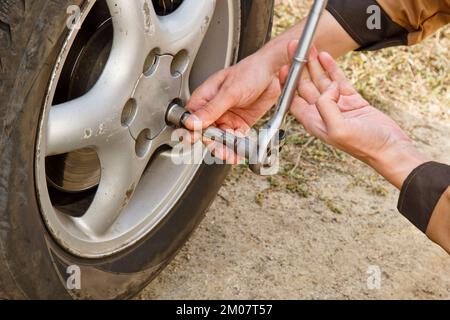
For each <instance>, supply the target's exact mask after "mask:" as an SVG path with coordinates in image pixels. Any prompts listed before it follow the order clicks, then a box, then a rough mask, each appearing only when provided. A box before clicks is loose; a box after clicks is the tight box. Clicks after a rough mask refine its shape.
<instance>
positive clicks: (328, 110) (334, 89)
mask: <svg viewBox="0 0 450 320" xmlns="http://www.w3.org/2000/svg"><path fill="white" fill-rule="evenodd" d="M338 100H339V86H338V84H337V82H332V83H331V85H330V86H329V87H328V89H327V90H326V91H325V92H324V93H323V94H322V95H321V96H320V98H319V99H318V100H317V103H316V107H317V110H318V111H319V113H320V116H321V117H322V119H323V122H325V124H326V126H327V127H329V126H332V125H335V124H336V123H337V122H340V121H341V120H342V119H343V117H342V114H341V111H340V110H339V107H338V105H337V102H338Z"/></svg>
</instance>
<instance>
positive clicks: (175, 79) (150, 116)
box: [123, 55, 181, 139]
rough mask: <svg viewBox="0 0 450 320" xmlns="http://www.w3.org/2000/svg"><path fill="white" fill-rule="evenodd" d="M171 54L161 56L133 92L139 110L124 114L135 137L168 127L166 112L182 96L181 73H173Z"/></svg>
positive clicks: (141, 78) (155, 134) (153, 133)
mask: <svg viewBox="0 0 450 320" xmlns="http://www.w3.org/2000/svg"><path fill="white" fill-rule="evenodd" d="M173 61H174V58H173V57H172V56H171V55H157V56H155V59H154V64H153V65H152V66H150V68H149V69H148V70H147V71H146V72H145V73H144V74H142V76H141V77H140V78H139V80H138V83H137V85H136V89H135V91H134V94H133V95H132V100H133V101H132V102H131V103H132V104H134V105H135V108H134V109H135V110H134V111H132V112H130V113H128V112H126V113H128V115H127V116H124V117H123V119H126V118H127V117H128V119H126V121H125V123H126V124H127V125H128V127H129V129H130V133H131V135H132V137H133V138H134V139H138V137H139V135H140V134H141V133H142V132H144V131H146V130H147V132H148V134H147V138H148V139H153V138H155V137H156V136H157V135H158V134H159V133H160V132H161V131H162V130H163V129H164V127H165V126H166V122H165V120H164V119H165V113H166V111H167V107H168V106H169V104H170V103H171V102H172V101H173V100H175V99H177V98H179V96H180V91H181V75H180V74H179V73H178V72H175V73H174V74H172V72H171V65H172V62H173Z"/></svg>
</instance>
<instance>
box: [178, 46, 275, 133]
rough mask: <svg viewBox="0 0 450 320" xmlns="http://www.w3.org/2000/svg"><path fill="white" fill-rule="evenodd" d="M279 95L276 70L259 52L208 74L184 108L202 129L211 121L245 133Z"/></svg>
mask: <svg viewBox="0 0 450 320" xmlns="http://www.w3.org/2000/svg"><path fill="white" fill-rule="evenodd" d="M279 94H280V84H279V79H278V71H276V72H274V71H273V68H272V65H271V62H270V61H267V59H266V58H265V56H264V55H263V54H261V53H260V52H258V53H256V54H254V55H252V56H250V57H248V58H246V59H244V60H242V61H241V62H240V63H238V64H237V65H235V66H232V67H230V68H227V69H225V70H221V71H219V72H217V73H216V74H214V75H212V76H211V77H210V78H209V79H208V80H207V81H206V82H205V83H203V84H202V85H201V86H200V87H199V88H197V90H195V91H194V93H193V94H192V97H191V99H190V100H189V101H188V103H187V106H186V108H187V109H188V110H189V111H191V112H192V114H193V116H195V117H192V118H190V119H188V121H187V123H186V126H187V127H188V128H189V129H191V130H192V129H193V126H194V123H193V122H194V120H193V119H197V121H200V122H201V126H202V128H206V127H208V126H210V125H212V124H214V125H215V126H217V127H219V128H221V129H223V130H226V129H231V130H237V131H239V132H243V133H244V132H247V131H248V130H249V129H250V128H251V127H252V126H253V125H254V124H255V123H256V122H257V121H258V120H259V119H260V118H261V117H262V116H263V115H264V114H265V113H266V112H267V111H268V110H269V109H270V108H271V107H272V106H273V105H274V104H275V102H276V100H277V98H278V96H279Z"/></svg>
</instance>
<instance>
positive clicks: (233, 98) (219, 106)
mask: <svg viewBox="0 0 450 320" xmlns="http://www.w3.org/2000/svg"><path fill="white" fill-rule="evenodd" d="M238 102H239V97H238V96H237V95H236V94H235V93H233V92H232V91H231V90H224V89H221V90H220V91H219V92H218V93H217V95H216V96H215V97H214V98H213V99H212V100H211V101H209V102H208V103H207V104H206V105H204V106H203V107H201V108H200V109H198V110H196V111H195V112H193V113H192V115H191V116H190V117H188V119H187V120H186V124H185V125H186V127H187V128H188V129H191V130H192V129H194V125H197V126H198V123H199V122H200V123H201V127H202V128H207V127H209V126H210V125H212V124H213V123H214V122H216V121H217V119H219V118H220V117H221V116H222V115H223V114H224V113H225V112H227V111H228V109H230V108H232V107H233V106H235V105H236V104H237V103H238Z"/></svg>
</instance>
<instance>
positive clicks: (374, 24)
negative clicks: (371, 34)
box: [366, 4, 381, 30]
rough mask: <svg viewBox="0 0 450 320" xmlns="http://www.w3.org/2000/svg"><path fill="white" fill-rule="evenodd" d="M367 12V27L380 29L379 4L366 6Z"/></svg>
mask: <svg viewBox="0 0 450 320" xmlns="http://www.w3.org/2000/svg"><path fill="white" fill-rule="evenodd" d="M366 13H367V14H369V15H370V16H369V18H367V22H366V25H367V29H369V30H380V29H381V8H380V6H378V5H376V4H374V5H371V6H369V7H367V11H366Z"/></svg>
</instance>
